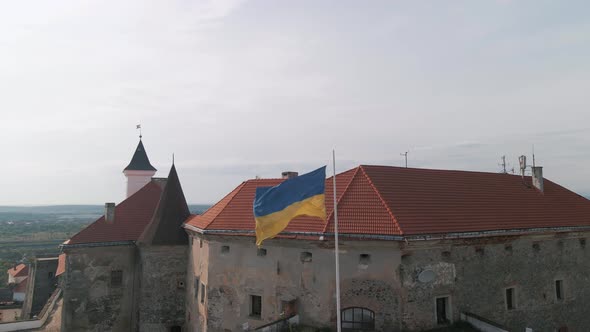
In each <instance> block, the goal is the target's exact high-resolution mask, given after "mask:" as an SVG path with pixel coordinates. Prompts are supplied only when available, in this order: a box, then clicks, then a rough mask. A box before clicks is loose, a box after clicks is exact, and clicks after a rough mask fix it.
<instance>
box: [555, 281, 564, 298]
mask: <svg viewBox="0 0 590 332" xmlns="http://www.w3.org/2000/svg"><path fill="white" fill-rule="evenodd" d="M555 298H556V299H557V300H563V280H555Z"/></svg>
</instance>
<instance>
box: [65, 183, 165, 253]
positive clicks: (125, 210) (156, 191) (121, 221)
mask: <svg viewBox="0 0 590 332" xmlns="http://www.w3.org/2000/svg"><path fill="white" fill-rule="evenodd" d="M164 183H165V181H163V180H161V179H153V180H152V181H151V182H149V183H148V184H146V185H145V186H144V187H143V188H141V189H140V190H139V191H137V192H136V193H135V194H133V195H131V196H130V197H128V198H127V199H126V200H124V201H123V202H121V203H120V204H119V205H117V206H116V207H115V221H114V222H112V223H107V222H106V221H105V219H104V216H102V217H100V218H99V219H98V220H96V221H95V222H93V223H92V224H90V225H88V226H87V227H86V228H84V229H83V230H81V231H80V232H79V233H78V234H76V235H74V236H72V238H70V240H69V242H68V243H67V245H76V244H82V243H97V242H101V243H102V242H121V241H135V240H137V239H138V238H139V236H140V235H141V233H142V232H143V231H144V229H145V227H146V226H147V224H148V223H149V222H150V221H151V219H152V216H153V215H154V211H155V210H156V208H157V207H158V203H159V201H160V196H161V195H162V190H163V188H162V187H163V186H164Z"/></svg>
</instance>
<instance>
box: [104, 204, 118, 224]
mask: <svg viewBox="0 0 590 332" xmlns="http://www.w3.org/2000/svg"><path fill="white" fill-rule="evenodd" d="M104 221H106V222H107V223H109V224H112V223H114V222H115V203H104Z"/></svg>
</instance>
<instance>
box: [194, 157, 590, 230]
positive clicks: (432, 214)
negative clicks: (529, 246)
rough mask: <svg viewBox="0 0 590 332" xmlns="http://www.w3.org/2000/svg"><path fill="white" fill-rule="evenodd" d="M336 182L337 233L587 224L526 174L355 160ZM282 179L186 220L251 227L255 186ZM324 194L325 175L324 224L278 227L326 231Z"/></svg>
mask: <svg viewBox="0 0 590 332" xmlns="http://www.w3.org/2000/svg"><path fill="white" fill-rule="evenodd" d="M336 180H337V189H338V190H337V197H338V226H339V232H340V233H347V234H370V235H403V236H406V235H410V236H411V235H424V234H448V233H464V232H478V231H495V230H518V229H531V228H554V227H564V226H567V227H572V226H574V227H575V226H590V201H589V200H587V199H586V198H584V197H582V196H580V195H578V194H576V193H574V192H572V191H570V190H567V189H565V188H563V187H561V186H559V185H557V184H555V183H553V182H551V181H549V180H547V179H544V192H539V191H538V190H537V189H536V188H534V187H533V186H532V185H531V179H530V177H525V179H524V180H523V179H522V177H520V176H517V175H508V174H498V173H484V172H467V171H449V170H432V169H417V168H401V167H391V166H365V165H361V166H359V167H356V168H353V169H351V170H348V171H346V172H344V173H340V174H338V175H337V176H336ZM281 181H282V180H281V179H271V180H249V181H246V182H244V183H242V184H241V185H239V186H238V187H237V188H236V189H234V190H233V191H232V192H231V193H229V194H228V195H227V196H226V197H225V198H223V199H222V200H221V201H219V202H218V203H217V204H215V205H214V206H213V207H211V208H210V209H209V210H207V211H206V212H205V213H204V214H203V215H197V216H195V215H193V216H191V217H190V218H189V219H188V220H187V221H186V225H188V226H192V227H195V228H198V229H202V230H209V231H213V230H233V231H239V230H243V231H246V232H248V231H253V230H254V224H255V223H254V216H253V214H252V202H253V200H254V193H255V188H256V187H259V186H273V185H277V184H279V183H281ZM331 193H332V178H329V179H327V180H326V209H327V212H328V215H329V217H328V222H324V221H322V220H320V219H318V218H311V217H299V218H296V219H294V220H293V221H292V222H291V223H290V224H289V226H288V227H287V229H286V230H285V232H318V233H333V231H334V216H333V213H332V212H333V203H332V194H331ZM243 234H244V233H242V235H243ZM250 234H251V233H250Z"/></svg>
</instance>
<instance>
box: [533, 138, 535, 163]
mask: <svg viewBox="0 0 590 332" xmlns="http://www.w3.org/2000/svg"><path fill="white" fill-rule="evenodd" d="M533 167H535V144H533Z"/></svg>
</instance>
